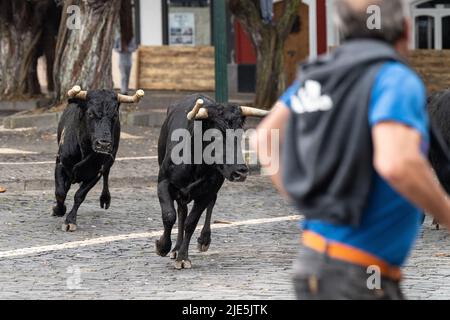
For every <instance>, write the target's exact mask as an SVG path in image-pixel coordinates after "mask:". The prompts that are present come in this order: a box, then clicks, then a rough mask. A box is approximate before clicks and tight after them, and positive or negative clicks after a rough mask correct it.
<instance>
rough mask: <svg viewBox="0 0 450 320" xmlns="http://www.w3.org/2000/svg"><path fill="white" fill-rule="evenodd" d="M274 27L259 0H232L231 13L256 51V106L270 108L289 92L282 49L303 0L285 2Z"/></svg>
mask: <svg viewBox="0 0 450 320" xmlns="http://www.w3.org/2000/svg"><path fill="white" fill-rule="evenodd" d="M283 2H284V12H283V14H282V16H281V17H280V18H279V19H278V21H276V23H275V24H265V23H264V22H263V21H262V18H261V14H260V12H261V11H260V1H259V0H229V7H230V11H231V12H232V13H233V15H234V16H235V17H236V18H237V19H238V20H239V22H240V23H241V24H242V26H243V27H244V29H245V30H246V32H247V33H248V35H249V36H250V39H251V41H252V44H253V46H254V48H255V51H256V98H255V105H257V106H259V107H265V108H270V107H271V106H272V105H273V103H274V102H275V101H276V100H277V99H278V97H279V96H280V94H281V93H282V92H283V91H284V90H285V89H286V79H285V74H284V56H283V48H284V42H285V40H286V38H287V37H288V36H289V33H290V31H291V29H292V26H293V24H294V22H295V18H296V17H297V15H298V10H299V6H300V4H301V0H289V1H287V0H285V1H283Z"/></svg>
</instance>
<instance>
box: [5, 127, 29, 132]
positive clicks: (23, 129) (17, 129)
mask: <svg viewBox="0 0 450 320" xmlns="http://www.w3.org/2000/svg"><path fill="white" fill-rule="evenodd" d="M31 130H36V127H29V128H16V129H6V128H5V127H4V126H0V132H24V131H31Z"/></svg>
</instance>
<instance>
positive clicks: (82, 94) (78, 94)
mask: <svg viewBox="0 0 450 320" xmlns="http://www.w3.org/2000/svg"><path fill="white" fill-rule="evenodd" d="M67 96H68V97H69V98H78V99H82V100H86V96H87V91H81V87H80V86H74V87H73V88H72V89H70V90H69V91H68V92H67Z"/></svg>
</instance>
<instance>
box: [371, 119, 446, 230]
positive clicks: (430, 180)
mask: <svg viewBox="0 0 450 320" xmlns="http://www.w3.org/2000/svg"><path fill="white" fill-rule="evenodd" d="M372 135H373V144H374V166H375V169H376V170H377V172H378V173H379V174H380V175H381V176H382V177H383V178H384V179H385V180H386V181H387V182H388V183H389V184H390V185H391V186H392V187H393V188H394V189H396V190H397V191H398V192H399V193H401V194H402V195H403V196H404V197H405V198H407V199H409V200H410V201H411V202H412V203H414V204H415V205H416V206H418V207H419V208H421V209H423V210H424V211H425V212H428V213H430V214H432V215H433V216H434V217H435V218H436V219H437V220H439V221H440V222H441V223H442V224H444V225H445V226H446V227H447V228H448V229H449V230H450V201H449V200H448V198H447V196H446V193H445V191H444V189H443V188H442V187H441V186H440V185H439V183H438V182H437V180H436V179H435V176H434V173H433V170H432V168H431V165H430V164H429V162H428V161H427V159H426V158H425V157H424V155H423V153H422V152H421V150H420V146H421V136H420V134H419V133H418V132H417V131H416V130H414V129H412V128H410V127H407V126H405V125H402V124H399V123H395V122H384V123H380V124H378V125H376V126H375V127H374V128H373V129H372Z"/></svg>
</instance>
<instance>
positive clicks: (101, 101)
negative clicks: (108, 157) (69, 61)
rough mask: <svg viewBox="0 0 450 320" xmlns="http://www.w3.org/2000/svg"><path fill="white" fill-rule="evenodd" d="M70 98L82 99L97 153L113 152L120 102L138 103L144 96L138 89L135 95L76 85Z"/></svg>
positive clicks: (71, 91)
mask: <svg viewBox="0 0 450 320" xmlns="http://www.w3.org/2000/svg"><path fill="white" fill-rule="evenodd" d="M67 95H68V96H69V98H72V99H79V100H81V101H82V103H80V104H79V105H80V107H81V109H82V115H83V117H84V121H85V124H86V128H87V130H88V134H89V135H90V141H91V143H92V148H93V150H94V151H95V152H96V153H103V154H111V152H112V151H113V146H114V134H113V130H114V128H115V126H116V125H117V122H118V121H119V106H120V103H137V102H139V100H141V98H142V97H143V96H144V91H142V90H138V91H137V92H136V94H135V95H134V96H126V95H121V94H116V93H114V91H112V90H91V91H89V92H88V91H81V88H80V87H79V86H74V87H73V88H72V89H70V90H69V92H68V93H67Z"/></svg>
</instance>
